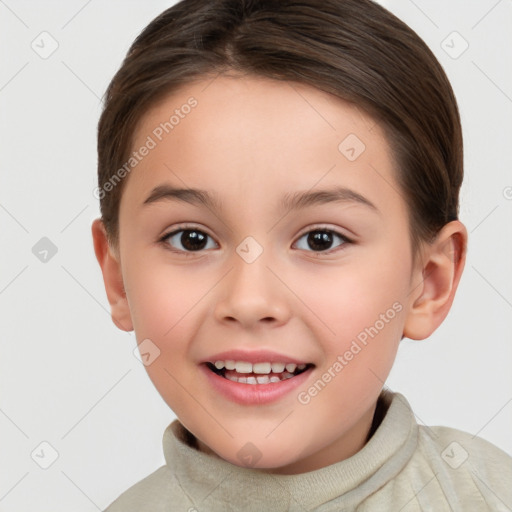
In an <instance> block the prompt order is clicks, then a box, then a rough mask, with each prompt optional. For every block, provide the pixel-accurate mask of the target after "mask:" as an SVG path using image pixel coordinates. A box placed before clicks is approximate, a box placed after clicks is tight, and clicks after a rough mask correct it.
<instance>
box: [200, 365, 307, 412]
mask: <svg viewBox="0 0 512 512" xmlns="http://www.w3.org/2000/svg"><path fill="white" fill-rule="evenodd" d="M201 369H202V371H203V372H205V374H206V377H207V378H208V379H209V381H210V384H211V385H212V386H213V388H214V389H216V390H217V391H219V392H220V393H221V394H222V395H224V396H225V397H226V398H228V399H229V400H232V401H233V402H236V403H238V404H241V405H263V404H268V403H271V402H276V401H277V400H279V399H280V398H282V397H283V396H285V395H286V394H288V393H290V392H291V391H293V390H294V389H296V388H297V387H299V386H300V385H301V384H303V383H304V382H305V381H306V379H307V378H308V377H309V375H310V373H311V371H312V370H313V368H309V369H308V370H306V371H305V372H302V373H300V374H299V375H296V376H295V377H291V378H289V379H285V380H282V381H280V382H269V383H268V384H243V383H241V382H233V381H231V380H229V379H226V378H225V377H222V376H220V375H217V374H216V373H215V372H213V371H212V370H210V369H209V368H208V366H206V365H205V364H202V365H201Z"/></svg>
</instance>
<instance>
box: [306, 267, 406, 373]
mask: <svg viewBox="0 0 512 512" xmlns="http://www.w3.org/2000/svg"><path fill="white" fill-rule="evenodd" d="M383 266H384V267H385V265H379V264H375V263H373V264H372V265H369V264H363V263H361V264H354V265H347V267H346V268H341V269H338V270H337V271H336V272H333V270H332V269H326V271H325V272H317V273H316V275H315V279H311V276H309V278H307V279H306V278H305V277H304V278H303V279H301V281H302V283H303V285H302V286H301V293H302V297H304V299H303V302H304V304H305V306H306V308H307V314H308V317H309V318H310V327H311V329H312V330H314V331H315V333H316V334H317V336H318V339H321V340H323V345H324V347H323V349H324V354H325V355H326V357H327V360H326V361H325V362H324V363H325V364H327V365H329V364H332V363H333V362H334V361H335V360H336V357H337V356H338V355H343V354H344V353H345V352H347V351H351V352H352V355H351V353H347V359H349V358H351V359H354V360H356V359H357V360H358V361H359V364H365V363H368V361H367V360H368V358H371V359H376V360H377V361H378V362H379V364H380V363H381V362H382V363H384V362H385V361H386V362H387V364H391V363H392V360H393V356H394V352H395V350H396V345H397V343H398V342H399V340H400V338H401V333H402V329H403V322H404V318H403V313H402V312H403V310H404V309H405V308H404V306H403V303H404V300H405V298H406V297H405V296H406V290H407V288H406V274H405V273H400V274H399V273H397V272H396V271H392V272H390V271H389V269H385V268H383ZM304 311H305V312H306V309H305V310H304ZM313 313H314V314H313ZM354 343H355V345H354ZM357 345H359V347H361V350H359V351H358V347H357ZM370 346H371V349H369V347H370ZM356 354H357V355H356ZM351 366H356V365H355V364H351Z"/></svg>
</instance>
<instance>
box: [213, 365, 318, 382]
mask: <svg viewBox="0 0 512 512" xmlns="http://www.w3.org/2000/svg"><path fill="white" fill-rule="evenodd" d="M205 364H206V366H207V367H208V369H209V370H210V371H211V372H213V373H215V374H216V375H218V376H220V377H223V378H224V379H227V380H229V381H231V382H237V383H240V384H248V385H256V386H257V385H265V384H271V383H277V382H282V381H285V380H289V379H293V378H294V377H297V376H298V375H300V374H302V373H305V372H307V371H308V370H310V369H312V368H313V367H314V366H315V365H314V364H312V363H303V364H296V363H289V362H284V361H283V362H272V363H271V362H258V363H250V362H247V361H235V360H226V361H223V360H218V361H215V362H207V363H205Z"/></svg>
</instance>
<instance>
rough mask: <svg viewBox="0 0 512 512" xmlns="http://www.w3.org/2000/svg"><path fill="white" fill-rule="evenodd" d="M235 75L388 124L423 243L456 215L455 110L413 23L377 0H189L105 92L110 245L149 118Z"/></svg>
mask: <svg viewBox="0 0 512 512" xmlns="http://www.w3.org/2000/svg"><path fill="white" fill-rule="evenodd" d="M231 71H235V72H237V73H241V74H249V75H257V76H262V77H267V78H271V79H276V80H286V81H292V82H299V83H303V84H306V85H309V86H312V87H315V88H317V89H319V90H323V91H325V92H328V93H331V94H334V95H335V96H338V97H339V98H341V99H343V100H347V101H349V102H351V103H354V104H356V105H357V106H358V107H361V108H362V109H363V110H365V111H366V112H367V113H368V114H370V115H371V116H372V117H373V118H374V119H375V120H376V121H378V122H379V123H380V125H381V126H382V127H383V129H384V130H385V133H386V134H387V138H388V142H389V144H390V147H391V149H392V152H393V156H394V160H395V161H396V163H397V165H398V169H397V179H398V182H399V184H400V187H401V192H402V194H403V197H404V199H405V201H406V202H407V205H408V209H409V212H410V213H409V216H410V227H411V238H412V241H413V246H417V242H419V241H422V240H424V241H430V240H431V239H432V238H433V237H434V236H435V235H436V233H437V232H438V231H439V229H441V227H442V226H444V225H445V224H446V223H447V222H449V221H451V220H455V219H457V215H458V201H459V199H458V196H459V189H460V186H461V183H462V177H463V157H462V130H461V126H460V118H459V112H458V108H457V103H456V100H455V96H454V94H453V91H452V88H451V86H450V83H449V81H448V78H447V77H446V74H445V73H444V71H443V69H442V67H441V65H440V64H439V62H438V61H437V59H436V58H435V56H434V55H433V53H432V52H431V51H430V49H429V48H428V47H427V45H426V44H425V43H424V42H423V40H422V39H421V38H420V37H419V36H418V35H417V34H416V33H415V32H414V31H413V30H412V29H410V28H409V27H408V26H407V25H406V24H405V23H403V22H402V21H400V20H399V19H398V18H396V17H395V16H394V15H393V14H391V13H390V12H389V11H387V10H386V9H384V8H383V7H381V6H380V5H378V4H376V3H374V2H373V1H371V0H302V1H300V2H296V1H290V0H182V1H180V2H179V3H177V4H176V5H174V6H173V7H171V8H170V9H167V10H166V11H164V12H163V13H162V14H161V15H160V16H158V17H157V18H156V19H154V20H153V21H152V22H151V23H150V24H149V25H148V26H147V27H146V28H145V29H144V31H143V32H142V33H141V34H140V35H139V36H138V37H137V39H136V40H135V42H134V43H133V45H132V46H131V48H130V50H129V51H128V54H127V56H126V58H125V60H124V62H123V64H122V66H121V68H120V69H119V71H118V72H117V73H116V75H115V76H114V78H113V79H112V82H111V83H110V85H109V87H108V89H107V92H106V96H105V105H104V110H103V113H102V115H101V118H100V121H99V126H98V187H99V189H98V190H99V191H100V192H101V193H100V195H99V197H100V206H101V214H102V220H103V222H104V224H105V227H106V231H107V234H108V236H109V240H110V241H111V242H112V243H116V242H117V239H118V232H119V219H118V213H119V203H120V198H121V193H122V188H123V182H124V181H125V180H121V181H120V182H119V183H118V184H117V183H116V185H117V186H112V178H113V177H116V176H115V173H116V171H118V170H119V169H120V168H121V166H123V164H124V163H125V162H126V161H127V159H128V157H129V153H130V150H131V146H132V140H133V135H134V131H135V130H136V127H137V123H138V122H139V121H140V119H141V117H142V116H143V115H144V113H145V112H147V110H148V109H149V108H150V107H151V106H153V105H154V104H155V103H156V102H157V101H158V100H159V99H161V98H162V97H163V96H165V95H167V94H169V93H171V92H172V91H173V90H175V89H177V88H178V87H180V86H182V85H184V84H186V83H187V82H190V81H192V80H196V79H199V78H201V77H206V76H209V75H215V74H218V73H224V72H231ZM109 180H110V181H109ZM109 182H110V184H111V186H110V187H109V191H108V193H106V190H107V189H106V188H105V185H106V184H107V183H109Z"/></svg>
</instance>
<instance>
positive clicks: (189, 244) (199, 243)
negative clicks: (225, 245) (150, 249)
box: [163, 229, 216, 252]
mask: <svg viewBox="0 0 512 512" xmlns="http://www.w3.org/2000/svg"><path fill="white" fill-rule="evenodd" d="M163 241H165V242H167V243H168V244H169V245H171V246H172V247H173V249H176V250H178V251H186V252H193V251H201V250H203V249H212V248H215V247H216V244H215V242H214V241H213V240H212V239H211V237H210V236H209V235H207V234H206V233H204V232H203V231H200V230H198V229H180V230H178V231H174V232H173V233H171V234H169V235H167V236H165V237H164V238H163Z"/></svg>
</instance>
